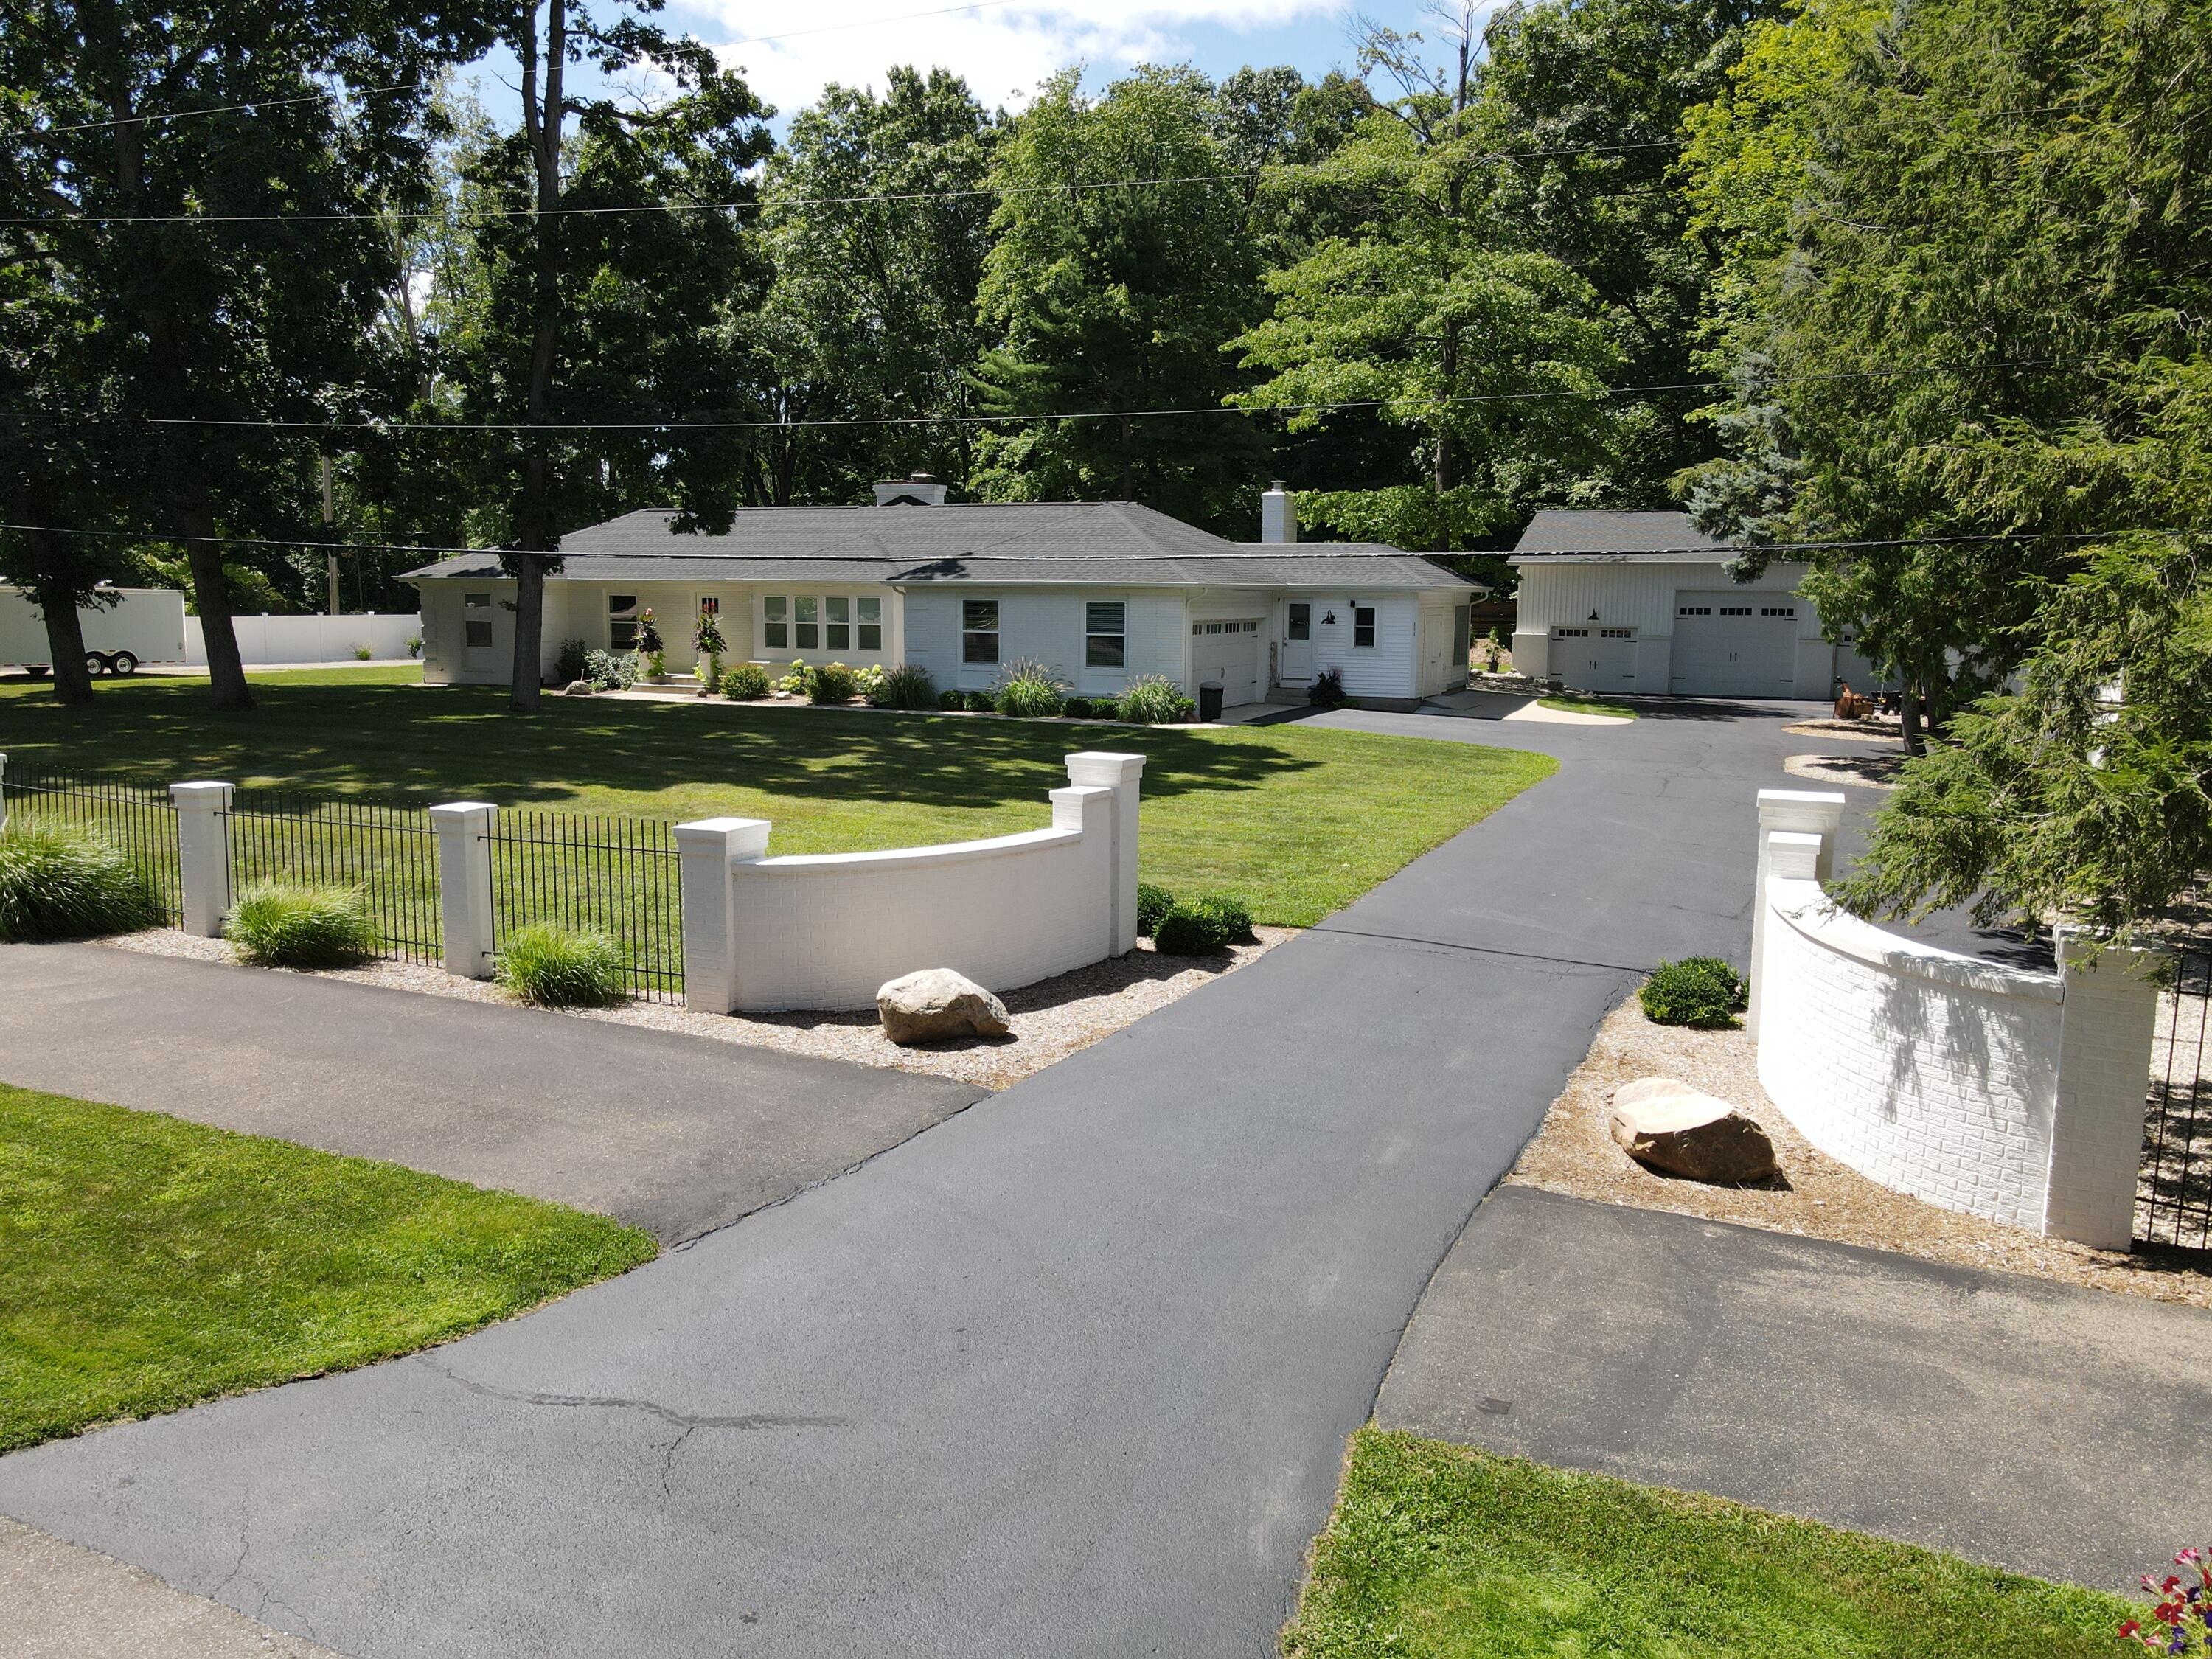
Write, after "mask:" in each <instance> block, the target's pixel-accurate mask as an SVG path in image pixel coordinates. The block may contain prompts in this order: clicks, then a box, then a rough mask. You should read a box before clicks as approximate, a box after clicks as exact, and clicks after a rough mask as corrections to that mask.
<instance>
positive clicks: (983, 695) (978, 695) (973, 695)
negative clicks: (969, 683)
mask: <svg viewBox="0 0 2212 1659" xmlns="http://www.w3.org/2000/svg"><path fill="white" fill-rule="evenodd" d="M961 701H962V702H963V704H964V705H965V706H966V708H967V709H968V712H969V714H995V713H996V712H997V711H998V707H999V705H998V704H997V703H996V702H994V701H993V700H992V697H991V694H990V693H989V692H988V691H970V692H968V693H967V694H966V695H965V696H963V698H962V699H961Z"/></svg>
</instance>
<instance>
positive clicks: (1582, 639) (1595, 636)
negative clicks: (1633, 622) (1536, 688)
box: [1551, 626, 1636, 691]
mask: <svg viewBox="0 0 2212 1659" xmlns="http://www.w3.org/2000/svg"><path fill="white" fill-rule="evenodd" d="M1551 671H1552V673H1553V676H1554V678H1559V679H1562V680H1565V682H1566V683H1567V684H1569V685H1571V686H1572V687H1574V689H1575V690H1577V691H1633V690H1636V630H1635V629H1632V628H1598V627H1589V628H1584V627H1580V626H1577V627H1574V628H1555V629H1553V630H1552V657H1551Z"/></svg>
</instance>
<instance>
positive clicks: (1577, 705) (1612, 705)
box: [1536, 697, 1636, 720]
mask: <svg viewBox="0 0 2212 1659" xmlns="http://www.w3.org/2000/svg"><path fill="white" fill-rule="evenodd" d="M1536 702H1537V706H1538V707H1540V708H1556V709H1558V710H1559V712H1560V713H1561V714H1610V715H1611V716H1612V717H1613V719H1615V720H1634V719H1635V718H1636V711H1635V710H1634V709H1633V708H1629V707H1628V706H1627V705H1626V703H1619V702H1598V701H1597V699H1596V698H1595V697H1539V698H1537V699H1536Z"/></svg>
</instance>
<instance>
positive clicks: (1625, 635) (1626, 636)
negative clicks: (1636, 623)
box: [1597, 628, 1636, 640]
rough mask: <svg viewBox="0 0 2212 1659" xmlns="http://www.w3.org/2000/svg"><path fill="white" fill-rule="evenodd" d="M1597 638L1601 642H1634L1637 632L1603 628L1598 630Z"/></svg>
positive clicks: (1630, 629)
mask: <svg viewBox="0 0 2212 1659" xmlns="http://www.w3.org/2000/svg"><path fill="white" fill-rule="evenodd" d="M1597 636H1598V638H1600V639H1601V640H1632V639H1634V638H1635V637H1636V630H1635V629H1632V628H1601V629H1598V630H1597Z"/></svg>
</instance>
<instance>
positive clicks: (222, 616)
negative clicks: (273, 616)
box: [185, 510, 253, 710]
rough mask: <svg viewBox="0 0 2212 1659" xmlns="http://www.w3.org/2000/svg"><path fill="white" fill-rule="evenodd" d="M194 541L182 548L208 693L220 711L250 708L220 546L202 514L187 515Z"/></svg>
mask: <svg viewBox="0 0 2212 1659" xmlns="http://www.w3.org/2000/svg"><path fill="white" fill-rule="evenodd" d="M188 519H189V520H190V521H191V522H192V532H191V534H192V537H193V539H192V540H191V541H190V542H187V543H186V544H185V549H186V557H187V558H188V560H189V561H190V562H191V572H192V606H193V608H194V609H195V610H197V611H198V612H199V615H200V639H201V641H202V643H204V645H205V646H206V647H207V659H208V690H210V692H211V693H213V695H214V699H215V706H216V708H221V709H226V710H229V709H240V708H252V707H253V693H252V690H249V689H248V688H247V686H246V665H245V663H244V661H243V660H242V659H240V656H239V653H238V633H237V630H236V629H234V628H232V626H231V625H230V582H229V580H228V578H226V577H225V576H224V575H223V574H222V544H221V543H219V542H217V541H216V540H215V539H214V536H215V521H214V519H213V517H212V516H211V515H210V514H209V513H206V512H205V511H204V510H196V511H191V512H189V513H188Z"/></svg>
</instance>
